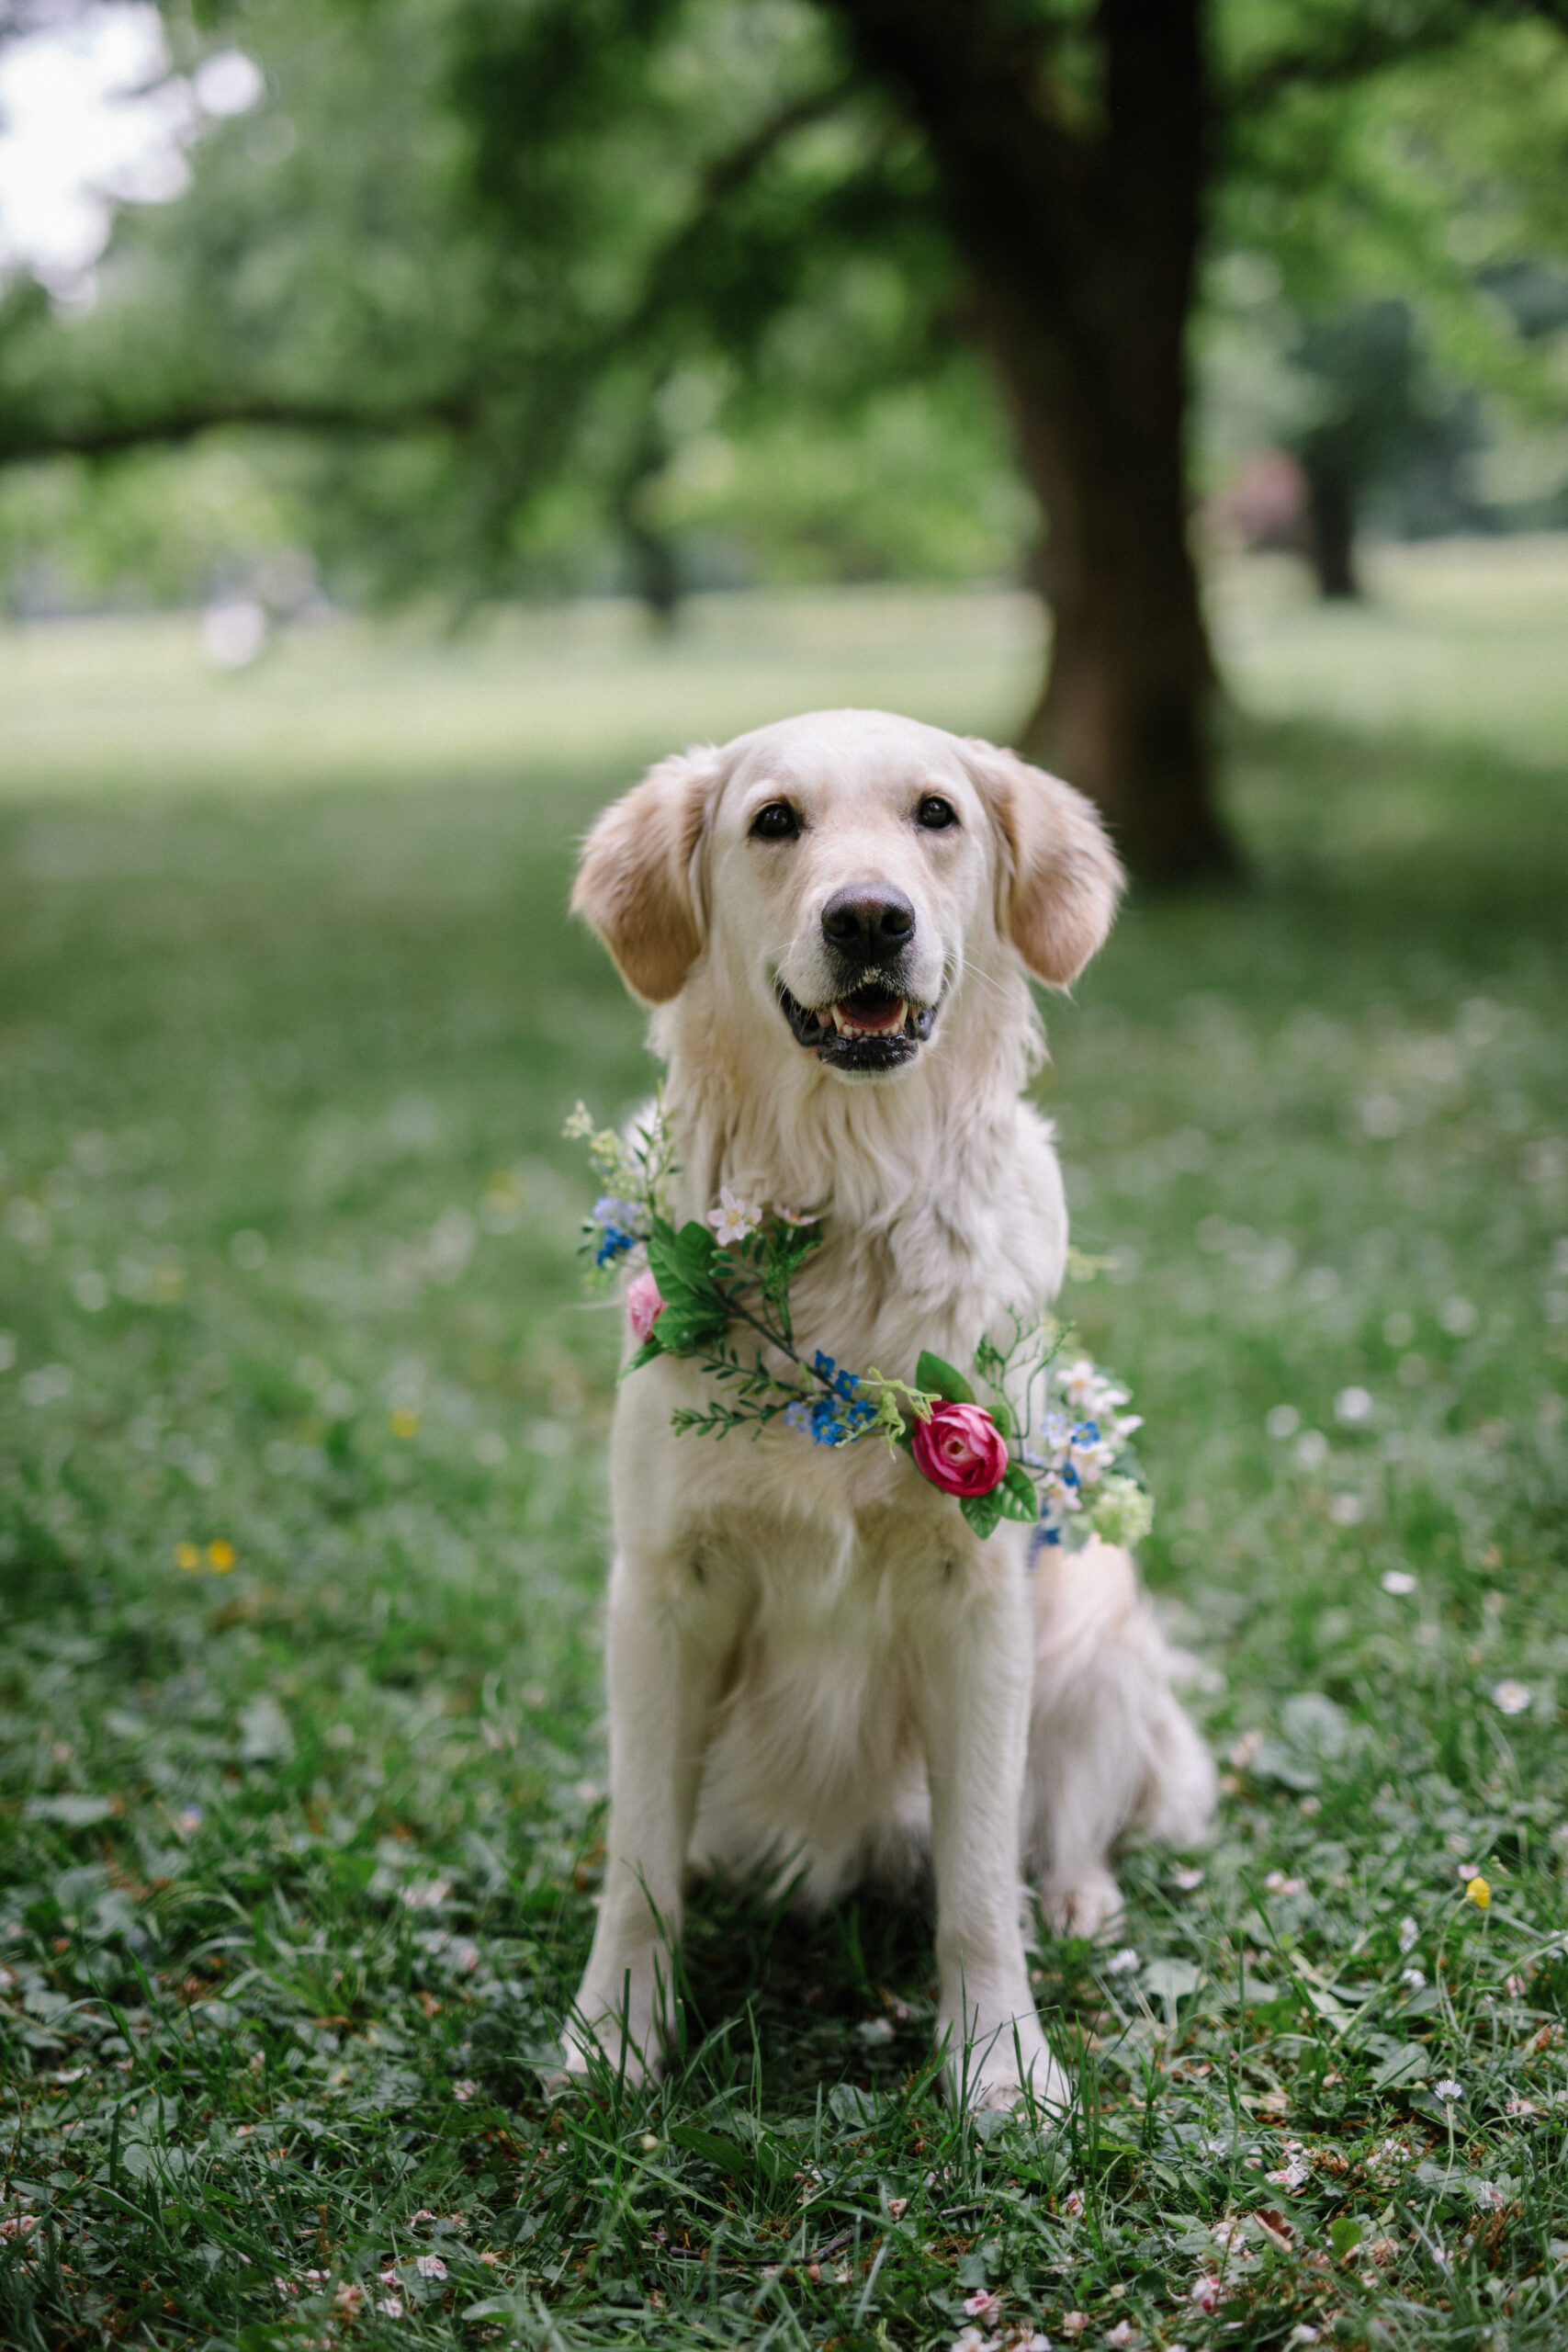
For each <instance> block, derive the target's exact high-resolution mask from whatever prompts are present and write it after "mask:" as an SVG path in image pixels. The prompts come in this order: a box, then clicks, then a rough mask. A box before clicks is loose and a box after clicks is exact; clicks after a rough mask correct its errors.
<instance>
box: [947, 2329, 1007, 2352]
mask: <svg viewBox="0 0 1568 2352" xmlns="http://www.w3.org/2000/svg"><path fill="white" fill-rule="evenodd" d="M995 2344H996V2338H995V2336H993V2335H981V2333H980V2331H979V2329H978V2328H977V2327H961V2328H960V2329H959V2331H958V2333H957V2335H955V2336H954V2337H953V2343H952V2346H951V2347H950V2352H993V2347H994V2346H995Z"/></svg>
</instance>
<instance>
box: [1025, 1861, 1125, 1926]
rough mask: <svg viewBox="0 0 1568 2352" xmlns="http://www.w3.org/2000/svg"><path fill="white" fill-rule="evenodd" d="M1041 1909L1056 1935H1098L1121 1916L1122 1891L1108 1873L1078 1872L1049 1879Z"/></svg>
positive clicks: (1041, 1895)
mask: <svg viewBox="0 0 1568 2352" xmlns="http://www.w3.org/2000/svg"><path fill="white" fill-rule="evenodd" d="M1040 1908H1041V1909H1042V1911H1043V1913H1044V1914H1045V1918H1046V1922H1047V1924H1048V1925H1049V1927H1050V1928H1051V1930H1052V1932H1053V1933H1054V1934H1055V1935H1058V1936H1098V1935H1099V1934H1100V1932H1101V1930H1102V1929H1104V1928H1108V1927H1110V1926H1111V1922H1112V1920H1114V1919H1118V1918H1120V1917H1121V1916H1122V1890H1121V1888H1120V1887H1119V1886H1118V1885H1117V1883H1116V1881H1115V1880H1114V1879H1113V1878H1112V1877H1111V1872H1110V1871H1106V1870H1084V1871H1077V1872H1076V1873H1074V1874H1073V1875H1072V1876H1070V1877H1066V1878H1050V1879H1046V1880H1045V1881H1044V1882H1043V1883H1042V1885H1041V1888H1040Z"/></svg>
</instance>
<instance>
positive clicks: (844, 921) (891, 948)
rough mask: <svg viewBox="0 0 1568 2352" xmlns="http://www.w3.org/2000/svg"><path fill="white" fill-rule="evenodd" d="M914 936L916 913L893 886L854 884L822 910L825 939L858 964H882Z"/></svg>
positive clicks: (841, 891)
mask: <svg viewBox="0 0 1568 2352" xmlns="http://www.w3.org/2000/svg"><path fill="white" fill-rule="evenodd" d="M914 935H915V910H914V908H913V907H912V906H911V905H910V904H909V901H908V899H907V898H906V897H905V896H904V893H903V891H902V890H896V889H895V888H893V885H892V884H891V882H852V883H850V884H848V885H847V886H846V887H845V888H843V889H842V890H835V891H834V893H833V895H832V897H831V898H830V899H829V901H828V903H827V905H826V906H825V907H824V908H823V910H822V936H823V938H824V939H825V940H826V941H827V942H828V944H829V947H833V948H836V949H837V950H838V952H839V954H840V956H845V957H848V958H849V959H850V960H852V962H854V963H857V964H882V963H886V961H887V959H888V958H889V957H890V956H897V953H898V951H899V949H900V948H901V947H907V946H908V944H909V942H910V940H911V939H912V938H913V937H914Z"/></svg>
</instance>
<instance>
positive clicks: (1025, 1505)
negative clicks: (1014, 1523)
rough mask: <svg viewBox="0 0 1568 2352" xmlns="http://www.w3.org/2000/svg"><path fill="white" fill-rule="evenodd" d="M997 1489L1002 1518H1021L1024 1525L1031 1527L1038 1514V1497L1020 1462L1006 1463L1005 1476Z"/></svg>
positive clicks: (1032, 1482)
mask: <svg viewBox="0 0 1568 2352" xmlns="http://www.w3.org/2000/svg"><path fill="white" fill-rule="evenodd" d="M998 1492H999V1494H1000V1496H1001V1498H1002V1516H1003V1518H1004V1519H1019V1520H1022V1521H1023V1522H1024V1524H1025V1525H1026V1526H1029V1527H1032V1526H1033V1524H1034V1522H1035V1521H1036V1520H1037V1519H1038V1518H1039V1516H1040V1498H1039V1496H1038V1495H1037V1494H1036V1493H1035V1491H1034V1481H1033V1479H1032V1477H1031V1476H1030V1475H1029V1473H1028V1471H1027V1470H1026V1469H1025V1468H1024V1466H1023V1464H1022V1463H1021V1462H1010V1463H1009V1464H1008V1467H1007V1476H1006V1477H1005V1478H1004V1479H1003V1480H1002V1483H1001V1486H1000V1487H999V1488H998Z"/></svg>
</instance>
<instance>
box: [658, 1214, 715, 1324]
mask: <svg viewBox="0 0 1568 2352" xmlns="http://www.w3.org/2000/svg"><path fill="white" fill-rule="evenodd" d="M715 1249H716V1242H715V1240H714V1237H713V1235H712V1234H711V1233H710V1232H709V1231H708V1229H707V1227H705V1226H702V1225H698V1224H697V1222H696V1220H695V1218H693V1220H692V1221H691V1222H690V1223H689V1224H687V1225H683V1226H682V1227H681V1230H680V1232H679V1233H677V1232H676V1231H675V1229H674V1227H673V1226H671V1225H668V1224H667V1223H666V1222H665V1220H664V1219H663V1218H662V1217H656V1218H655V1219H654V1223H653V1230H652V1231H651V1233H650V1234H649V1237H648V1262H649V1265H650V1266H651V1267H652V1269H653V1276H654V1280H655V1281H656V1282H657V1283H658V1284H659V1290H660V1296H661V1297H662V1298H663V1299H665V1300H666V1301H667V1302H668V1306H667V1307H666V1312H667V1313H668V1311H669V1307H671V1306H676V1305H677V1304H679V1303H682V1302H686V1303H694V1302H696V1301H698V1300H701V1301H702V1302H704V1303H705V1305H708V1306H710V1307H713V1308H719V1307H722V1306H723V1305H724V1301H723V1299H722V1298H721V1296H720V1295H719V1291H718V1287H717V1285H716V1283H715V1282H714V1280H713V1274H712V1269H713V1260H714V1251H715ZM727 1319H728V1318H727Z"/></svg>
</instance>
